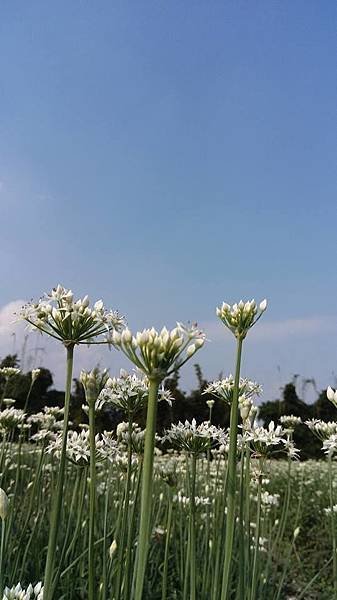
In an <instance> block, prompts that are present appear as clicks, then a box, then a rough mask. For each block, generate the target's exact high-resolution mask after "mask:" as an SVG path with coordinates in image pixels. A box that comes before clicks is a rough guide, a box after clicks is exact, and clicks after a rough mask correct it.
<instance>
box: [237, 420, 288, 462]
mask: <svg viewBox="0 0 337 600" xmlns="http://www.w3.org/2000/svg"><path fill="white" fill-rule="evenodd" d="M283 434H284V431H283V430H282V427H281V425H277V426H276V427H275V423H274V421H271V422H270V423H269V425H268V428H265V427H253V428H252V429H251V430H249V431H247V434H246V436H247V440H249V441H251V442H252V444H253V446H254V448H255V451H256V452H258V453H260V454H265V453H266V452H267V451H268V449H269V447H270V446H277V445H278V444H279V443H280V442H281V441H282V436H283Z"/></svg>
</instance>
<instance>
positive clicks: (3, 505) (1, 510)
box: [0, 488, 9, 521]
mask: <svg viewBox="0 0 337 600" xmlns="http://www.w3.org/2000/svg"><path fill="white" fill-rule="evenodd" d="M8 510H9V500H8V496H7V494H6V492H5V491H4V490H3V489H2V488H0V518H1V519H2V521H3V520H4V519H6V517H7V515H8Z"/></svg>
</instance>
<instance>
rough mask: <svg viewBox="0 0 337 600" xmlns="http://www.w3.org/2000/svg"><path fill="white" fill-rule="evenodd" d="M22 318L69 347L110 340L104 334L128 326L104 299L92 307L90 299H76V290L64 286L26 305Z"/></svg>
mask: <svg viewBox="0 0 337 600" xmlns="http://www.w3.org/2000/svg"><path fill="white" fill-rule="evenodd" d="M20 318H21V319H23V320H25V321H27V323H29V325H30V326H31V328H32V329H33V330H36V329H37V330H39V331H41V333H46V334H48V335H50V336H51V337H53V338H56V339H57V340H60V341H61V342H63V343H64V344H65V345H66V346H69V345H74V344H91V343H98V342H99V341H101V342H102V341H106V340H102V339H101V338H102V336H103V335H106V334H108V333H109V332H111V331H120V330H121V329H122V328H123V326H124V318H123V317H121V316H120V315H119V314H118V312H117V311H107V310H106V309H105V308H104V305H103V302H102V300H98V301H97V302H95V304H94V305H93V307H91V306H90V302H89V298H88V296H85V297H84V298H82V299H79V300H75V299H74V295H73V293H72V291H71V290H67V289H66V288H64V287H62V286H61V285H58V286H57V287H56V288H53V289H52V291H51V292H50V293H49V294H47V295H46V297H45V298H41V299H40V300H39V301H38V302H37V303H29V304H27V305H26V306H24V307H23V308H22V310H21V313H20Z"/></svg>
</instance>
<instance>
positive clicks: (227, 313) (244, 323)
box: [216, 300, 267, 340]
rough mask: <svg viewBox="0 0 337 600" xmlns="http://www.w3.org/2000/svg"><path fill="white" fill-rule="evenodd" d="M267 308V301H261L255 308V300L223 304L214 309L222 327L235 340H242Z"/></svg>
mask: <svg viewBox="0 0 337 600" xmlns="http://www.w3.org/2000/svg"><path fill="white" fill-rule="evenodd" d="M266 308H267V300H262V302H261V303H260V305H259V307H257V305H256V302H255V300H251V301H248V302H243V301H242V300H240V302H239V303H238V304H233V305H232V306H231V305H230V304H227V302H223V303H222V305H221V306H218V307H217V309H216V314H217V316H218V317H219V319H221V321H222V322H223V324H224V325H226V327H228V329H229V330H230V331H231V332H232V333H233V334H234V335H235V337H236V338H238V339H241V340H243V339H244V338H245V337H246V335H247V333H248V330H249V329H250V328H251V327H253V325H255V323H256V322H257V321H258V320H259V319H260V317H261V316H262V314H263V313H264V311H265V310H266Z"/></svg>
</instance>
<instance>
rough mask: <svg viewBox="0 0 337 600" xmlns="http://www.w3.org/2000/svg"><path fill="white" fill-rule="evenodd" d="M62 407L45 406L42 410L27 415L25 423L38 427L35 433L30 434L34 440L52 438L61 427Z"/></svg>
mask: <svg viewBox="0 0 337 600" xmlns="http://www.w3.org/2000/svg"><path fill="white" fill-rule="evenodd" d="M63 413H64V409H63V408H59V407H58V406H45V407H44V409H43V412H38V413H35V414H32V415H29V417H28V418H27V423H28V424H29V425H31V426H33V425H36V426H37V427H38V428H39V429H38V431H37V433H35V434H33V435H32V436H31V440H32V441H34V442H40V441H45V440H49V439H54V438H55V434H56V432H58V431H60V430H62V428H63V420H61V419H62V417H63Z"/></svg>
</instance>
